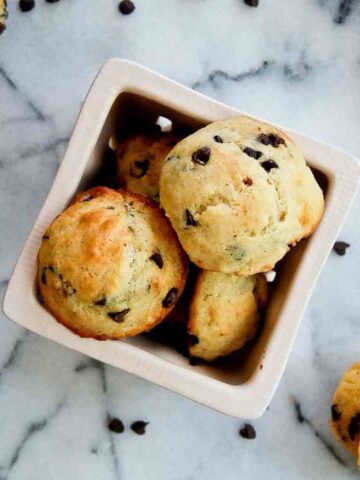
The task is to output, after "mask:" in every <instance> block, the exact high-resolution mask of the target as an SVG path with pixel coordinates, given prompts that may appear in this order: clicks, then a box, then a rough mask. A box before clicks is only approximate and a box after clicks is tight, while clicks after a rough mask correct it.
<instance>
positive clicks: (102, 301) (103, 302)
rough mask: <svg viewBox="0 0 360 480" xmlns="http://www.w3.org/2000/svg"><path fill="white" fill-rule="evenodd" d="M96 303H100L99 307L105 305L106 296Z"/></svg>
mask: <svg viewBox="0 0 360 480" xmlns="http://www.w3.org/2000/svg"><path fill="white" fill-rule="evenodd" d="M94 304H95V305H98V306H99V307H103V306H104V305H106V297H102V298H100V299H99V300H96V301H95V302H94Z"/></svg>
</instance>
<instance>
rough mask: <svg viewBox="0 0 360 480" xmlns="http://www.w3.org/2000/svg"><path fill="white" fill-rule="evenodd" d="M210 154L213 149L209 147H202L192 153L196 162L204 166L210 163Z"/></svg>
mask: <svg viewBox="0 0 360 480" xmlns="http://www.w3.org/2000/svg"><path fill="white" fill-rule="evenodd" d="M210 155H211V150H210V148H209V147H201V148H199V149H198V150H196V151H195V152H194V153H193V154H192V156H191V159H192V161H193V162H194V163H198V164H199V165H202V166H204V165H206V164H207V163H208V161H209V159H210Z"/></svg>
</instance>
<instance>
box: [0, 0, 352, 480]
mask: <svg viewBox="0 0 360 480" xmlns="http://www.w3.org/2000/svg"><path fill="white" fill-rule="evenodd" d="M9 3H10V5H9V10H10V18H9V21H8V29H7V31H6V32H5V34H4V35H3V36H2V37H1V38H0V99H1V101H0V205H1V209H0V225H1V242H0V258H1V263H0V286H1V292H2V293H3V292H4V290H5V288H6V284H7V281H8V278H9V276H10V274H11V270H12V268H13V266H14V262H15V261H16V258H17V256H18V255H19V252H20V250H21V247H22V245H23V243H24V240H25V238H26V236H27V234H28V232H29V230H30V228H31V226H32V224H33V221H34V219H35V218H36V216H37V213H38V211H39V209H40V207H41V205H42V203H43V201H44V199H45V196H46V194H47V192H48V190H49V189H50V186H51V183H52V180H53V178H54V175H55V172H56V169H57V167H58V164H59V162H60V160H61V157H62V154H63V152H64V148H65V146H66V143H67V139H68V138H69V135H70V133H71V130H72V127H73V125H74V122H75V119H76V116H77V113H78V111H79V108H80V105H81V102H82V100H83V98H84V96H85V94H86V91H87V89H88V87H89V86H90V83H91V81H92V79H93V77H94V75H95V73H96V72H97V70H98V69H99V68H100V66H101V65H102V64H103V63H104V62H105V61H106V60H107V59H108V58H110V57H123V58H128V59H131V60H134V61H137V62H140V63H142V64H144V65H147V66H149V67H152V68H154V69H156V70H157V71H159V72H161V73H164V74H166V75H168V76H170V77H172V78H174V79H176V80H179V81H180V82H183V83H185V84H186V85H189V86H192V87H194V88H196V89H198V90H200V91H202V92H204V93H206V94H208V95H210V96H213V97H215V98H218V99H220V100H223V101H225V102H227V103H229V104H231V105H235V106H237V107H239V108H240V109H242V110H245V111H248V112H251V113H253V114H257V115H260V116H262V117H264V118H268V119H269V120H270V121H274V122H279V123H283V124H285V125H287V126H289V127H291V128H295V129H298V130H300V131H303V132H305V133H308V134H311V135H312V136H315V137H318V138H320V139H322V140H325V141H328V142H331V143H333V144H334V145H336V146H338V147H341V148H343V149H346V150H348V151H350V152H351V153H353V154H355V155H360V141H359V140H360V88H359V85H360V34H359V32H360V4H359V2H356V1H351V0H350V1H349V0H348V1H341V0H291V1H287V2H285V1H278V0H277V1H275V0H260V4H261V5H260V7H259V8H258V9H251V8H248V7H246V6H244V4H243V2H242V1H241V0H218V1H215V0H156V1H155V0H152V1H151V0H137V2H136V3H137V10H136V12H135V13H134V14H132V15H131V16H129V17H125V16H121V15H120V14H118V13H117V9H116V4H117V2H116V1H115V0H102V1H101V2H100V1H98V0H86V1H85V0H61V1H60V2H59V3H58V4H53V5H49V4H46V3H45V2H44V1H43V0H37V7H36V9H35V10H33V11H32V12H31V13H28V14H22V13H20V12H19V11H18V10H17V1H15V0H9ZM341 3H342V4H343V6H344V5H345V8H339V5H340V4H341ZM346 6H348V7H349V8H348V12H347V13H349V14H348V15H345V17H344V18H343V17H341V15H340V18H339V11H343V12H344V11H346V10H347V8H346ZM359 213H360V197H358V198H357V199H356V201H355V204H354V207H353V209H352V212H351V214H350V216H349V218H348V220H347V222H346V224H345V226H344V229H343V231H342V234H341V239H343V240H346V241H348V242H349V243H351V247H350V249H349V250H348V253H347V255H346V256H345V257H339V256H336V255H335V254H334V253H332V254H331V255H330V257H329V260H328V262H327V264H326V267H325V269H324V271H323V273H322V275H321V277H320V280H319V282H318V285H317V288H316V291H315V293H314V295H313V297H312V300H311V302H310V305H309V307H308V309H307V311H306V315H305V317H304V320H303V323H302V327H301V330H300V333H299V335H298V338H297V341H296V344H295V348H294V350H293V353H292V355H291V359H290V362H289V364H288V367H287V369H286V373H285V375H284V377H283V380H282V382H281V385H280V387H279V389H278V391H277V393H276V395H275V397H274V399H273V401H272V403H271V406H270V409H269V410H268V411H267V412H266V414H265V415H264V416H263V418H261V419H259V420H257V421H256V422H254V425H255V427H256V430H257V439H256V440H254V441H246V440H243V439H241V438H240V437H239V436H238V433H237V432H238V429H239V426H240V425H241V423H242V422H240V421H239V420H236V419H233V418H228V417H225V416H222V415H220V414H218V413H216V412H213V411H211V410H209V409H207V408H205V407H202V406H199V405H197V404H195V403H193V402H191V401H189V400H186V399H184V398H182V397H180V396H178V395H176V394H173V393H169V392H167V391H165V390H163V389H161V388H159V387H157V386H154V385H151V384H149V383H147V382H145V381H142V380H140V379H138V378H136V377H134V376H131V375H128V374H125V373H123V372H121V371H118V370H115V369H114V368H110V367H107V366H104V365H101V364H98V363H92V362H91V361H89V359H87V358H86V357H83V356H81V355H80V354H77V353H74V352H71V351H69V350H67V349H65V348H62V347H60V346H58V345H56V344H54V343H52V342H49V341H47V340H44V339H42V338H40V337H37V336H35V335H32V334H29V333H26V332H25V331H24V330H22V329H20V328H19V327H17V326H16V325H14V324H12V323H11V322H9V321H8V320H7V319H5V318H4V316H1V318H0V332H1V334H0V432H1V433H0V479H1V480H5V479H6V480H23V479H24V478H31V479H32V480H60V479H61V480H62V479H64V478H86V479H88V480H95V479H96V480H97V479H101V480H108V479H109V480H113V479H124V480H138V479H148V480H191V479H197V480H199V479H214V480H217V479H225V478H226V479H235V478H246V479H248V480H252V479H260V478H267V479H268V480H275V479H279V478H287V479H291V480H298V479H324V478H326V479H327V480H330V479H337V480H340V479H341V480H342V479H352V478H357V473H356V467H355V464H354V461H353V460H352V459H350V458H349V456H348V455H347V453H346V452H345V451H344V450H343V449H342V448H341V447H339V446H338V445H336V443H335V442H334V440H333V439H332V437H331V435H330V433H329V429H328V415H329V405H330V398H331V394H332V391H333V389H334V387H335V385H336V383H337V381H338V379H339V376H340V375H341V374H342V372H343V370H344V369H345V367H346V366H348V365H349V364H350V363H351V362H353V361H356V360H358V361H359V360H360V318H359V312H360V270H359V267H358V264H359V262H360V226H359ZM292 398H296V399H297V400H298V401H299V402H300V404H301V409H302V413H303V415H304V417H305V420H304V421H303V422H302V423H301V422H299V421H298V419H297V416H296V411H295V408H294V404H293V401H292V400H291V399H292ZM108 415H118V416H119V417H120V418H121V419H122V420H123V421H124V422H125V424H126V425H129V423H130V422H132V421H133V420H136V419H146V420H148V421H150V425H149V426H148V430H147V434H146V435H145V436H144V437H139V436H136V435H134V434H133V433H131V432H130V431H129V430H126V432H125V433H124V434H123V435H114V434H111V433H110V432H109V431H108V430H107V428H106V418H107V416H108Z"/></svg>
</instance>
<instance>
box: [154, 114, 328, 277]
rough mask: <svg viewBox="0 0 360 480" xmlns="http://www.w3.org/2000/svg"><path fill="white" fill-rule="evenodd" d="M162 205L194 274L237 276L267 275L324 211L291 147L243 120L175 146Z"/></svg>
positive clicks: (225, 123) (272, 129)
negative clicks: (199, 271)
mask: <svg viewBox="0 0 360 480" xmlns="http://www.w3.org/2000/svg"><path fill="white" fill-rule="evenodd" d="M160 201H161V205H162V207H163V208H164V209H165V211H166V214H167V215H168V217H169V218H170V220H171V223H172V225H173V227H174V229H175V230H176V232H177V234H178V237H179V240H180V242H181V244H182V246H183V248H184V249H185V251H186V252H187V254H188V255H189V257H190V259H191V260H192V261H193V262H194V263H195V264H196V265H197V266H199V267H200V268H203V269H205V270H213V271H220V272H225V273H237V274H239V275H251V274H254V273H258V272H266V271H269V270H272V268H273V267H274V265H275V264H276V262H277V261H279V260H280V259H281V258H282V257H283V256H284V255H285V254H286V252H287V251H288V250H289V248H290V246H292V245H295V244H296V243H297V242H299V241H300V240H301V239H302V238H304V237H307V236H308V235H310V234H311V233H312V232H313V231H314V230H315V228H316V226H317V225H318V223H319V221H320V218H321V215H322V212H323V208H324V198H323V194H322V191H321V189H320V187H319V186H318V184H317V183H316V180H315V179H314V176H313V174H312V172H311V170H310V168H309V167H307V166H306V163H305V159H304V157H303V155H302V153H301V152H300V150H299V149H298V148H297V146H296V145H295V144H294V143H293V142H292V140H291V139H290V138H289V137H288V136H287V135H285V134H284V133H283V132H281V131H280V130H278V129H276V128H275V127H273V126H271V125H268V124H265V123H261V122H258V121H256V120H254V119H252V118H248V117H245V116H239V117H232V118H228V119H227V120H224V121H220V122H216V123H212V124H210V125H208V126H207V127H205V128H203V129H201V130H199V131H197V132H196V133H194V134H192V135H190V136H189V137H187V138H185V139H184V140H182V141H181V142H180V143H178V144H177V145H176V146H175V148H173V149H172V150H171V152H170V153H169V155H168V156H167V158H166V160H165V162H164V164H163V168H162V173H161V179H160Z"/></svg>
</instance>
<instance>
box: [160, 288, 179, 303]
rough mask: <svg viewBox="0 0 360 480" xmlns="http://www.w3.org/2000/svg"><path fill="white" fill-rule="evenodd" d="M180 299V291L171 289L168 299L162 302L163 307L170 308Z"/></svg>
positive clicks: (167, 295)
mask: <svg viewBox="0 0 360 480" xmlns="http://www.w3.org/2000/svg"><path fill="white" fill-rule="evenodd" d="M177 298H178V289H177V288H171V289H170V290H169V291H168V293H167V294H166V297H165V298H164V300H163V301H162V306H163V307H164V308H169V307H171V306H172V305H173V304H174V303H175V302H176V301H177Z"/></svg>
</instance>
